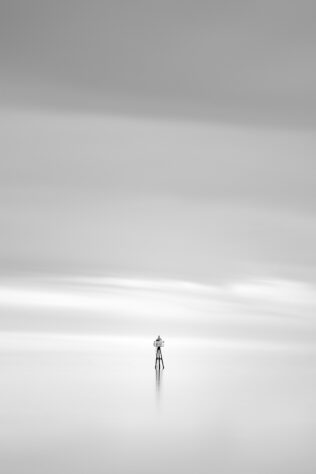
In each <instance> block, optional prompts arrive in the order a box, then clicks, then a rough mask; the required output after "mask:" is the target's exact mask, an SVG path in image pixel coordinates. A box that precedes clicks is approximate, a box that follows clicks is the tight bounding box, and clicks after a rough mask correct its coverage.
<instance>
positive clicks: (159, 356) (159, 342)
mask: <svg viewBox="0 0 316 474" xmlns="http://www.w3.org/2000/svg"><path fill="white" fill-rule="evenodd" d="M164 345H165V342H164V341H163V340H162V339H161V337H160V336H158V337H157V339H156V340H155V341H154V347H156V363H155V369H156V370H157V368H158V370H160V362H161V364H162V368H163V369H164V368H165V366H164V363H163V358H162V353H161V348H162V347H163V346H164Z"/></svg>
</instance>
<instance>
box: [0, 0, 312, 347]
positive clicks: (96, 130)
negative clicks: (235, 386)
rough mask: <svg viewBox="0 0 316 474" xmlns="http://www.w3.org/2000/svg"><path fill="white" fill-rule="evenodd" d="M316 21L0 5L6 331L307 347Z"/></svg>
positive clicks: (291, 8)
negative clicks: (160, 334) (152, 335)
mask: <svg viewBox="0 0 316 474" xmlns="http://www.w3.org/2000/svg"><path fill="white" fill-rule="evenodd" d="M315 14H316V7H315V4H314V2H312V1H306V0H305V1H300V2H298V1H278V0H276V1H270V0H268V1H266V2H254V1H252V2H250V1H240V2H233V1H227V2H219V1H212V2H201V1H195V2H194V3H193V2H188V1H181V2H179V1H172V0H171V1H170V0H169V1H168V2H165V1H162V2H148V1H146V2H142V1H135V2H123V3H122V2H114V1H113V2H112V1H107V2H96V1H90V2H83V1H81V0H76V1H73V0H68V1H67V0H66V1H63V2H48V1H43V0H42V1H40V2H39V1H34V0H30V1H28V2H25V1H16V0H11V1H2V2H1V4H0V283H1V286H0V306H1V320H0V324H1V328H2V330H3V331H13V330H14V331H26V330H34V331H36V330H37V331H48V330H49V331H50V330H53V329H52V328H53V327H54V328H57V329H56V330H59V331H61V332H62V331H80V330H81V329H82V330H83V331H96V332H100V331H101V332H102V331H103V332H106V333H112V332H113V333H115V332H118V333H120V332H123V333H128V332H130V331H135V332H137V331H138V332H144V331H148V333H149V332H151V331H155V324H156V323H153V321H154V320H155V318H156V317H159V318H160V324H161V326H162V327H163V328H164V329H165V331H166V332H167V333H168V332H170V333H174V334H176V333H181V334H183V335H184V336H185V335H186V336H188V335H190V334H195V335H198V336H200V337H203V336H204V335H205V334H207V335H211V334H216V335H217V336H218V337H219V338H221V339H223V338H225V337H226V338H228V339H229V340H231V339H233V338H236V337H237V336H238V335H239V334H240V331H241V330H242V333H243V335H244V337H246V336H247V338H248V339H251V338H252V337H254V336H255V337H256V340H259V339H260V338H262V334H266V337H265V340H266V341H268V340H269V338H271V339H273V340H274V339H278V340H281V342H286V343H289V342H293V341H294V340H295V334H300V336H299V337H298V343H299V344H301V343H304V342H306V341H307V340H308V341H311V342H312V341H313V337H314V334H315V323H314V319H313V313H314V310H315V306H316V304H315V284H316V267H315V265H316V261H315V250H314V249H315V245H314V242H315V239H316V219H315V206H316V200H315V197H316V191H315V189H316V186H315V181H316V179H315V176H316V173H315V172H316V169H315V152H316V135H315V126H316V115H315V110H316V108H315V98H316V90H315V88H316V86H315V84H316V64H315V58H314V44H315V40H316V38H315V36H316V33H315V28H314V25H315ZM113 282H114V283H113ZM113 285H114V289H113ZM205 286H206V287H207V290H205ZM236 289H238V290H236ZM100 291H101V292H102V295H101V296H100V294H99V293H100ZM203 291H206V293H207V296H205V294H204V293H203ZM236 291H237V293H238V295H236ZM239 292H241V293H242V295H241V294H240V293H239ZM202 294H203V295H204V296H202ZM293 295H294V296H293ZM240 298H241V299H242V302H241V301H240ZM293 298H294V300H295V301H294V302H293ZM38 308H42V309H43V308H45V310H46V311H49V310H52V313H54V311H55V312H57V313H58V314H59V313H60V314H61V313H62V315H63V317H61V318H60V317H56V315H55V313H54V314H51V315H50V317H49V318H45V319H43V318H42V319H40V318H39V317H38V315H37V311H38ZM78 308H85V309H86V310H87V311H88V312H89V311H90V313H93V316H91V317H89V318H88V320H85V318H84V317H82V316H80V314H81V312H80V311H78ZM100 310H101V312H102V311H103V312H104V313H106V315H107V317H106V318H105V319H104V320H103V321H102V322H100V316H98V314H99V313H100ZM22 312H23V316H22ZM128 312H130V313H131V314H132V315H133V316H132V317H130V318H129V316H128V315H126V314H127V313H128ZM75 313H76V314H77V318H78V319H76V324H74V323H73V319H74V318H73V314H75ZM250 313H251V314H253V315H255V316H253V318H255V323H253V322H251V321H250V320H249V314H250ZM245 314H246V315H245ZM113 315H116V317H114V316H113ZM146 315H147V316H146ZM181 315H182V316H181ZM220 315H222V316H221V318H222V319H221V318H220V317H219V316H220ZM282 315H283V316H282ZM280 316H282V317H283V319H282V317H281V321H282V324H281V323H280V321H279V318H280ZM56 318H57V319H56ZM80 318H81V319H80ZM225 318H226V319H225ZM236 318H237V320H238V321H239V323H238V324H240V325H238V324H237V325H236V323H234V321H236ZM238 318H239V319H238ZM271 318H272V319H271ZM273 318H275V319H273ZM297 318H298V319H297ZM218 320H219V321H218ZM50 321H53V323H51V322H50ZM78 321H81V322H78ZM179 321H180V322H179ZM186 321H187V322H186ZM221 321H222V327H220V322H221ZM262 321H264V322H262ZM271 321H273V322H271ZM297 321H299V323H298V322H297ZM279 323H280V324H281V326H282V325H283V326H282V327H281V329H280V328H279V326H278V324H279ZM262 324H263V325H264V327H265V328H268V329H266V330H262ZM253 326H254V328H253ZM298 326H299V327H300V330H298V329H297V327H298ZM271 327H273V330H271ZM285 327H290V329H289V330H288V332H286V331H284V328H285ZM80 328H81V329H80ZM216 328H217V329H216ZM218 328H219V329H218ZM247 328H248V329H247ZM269 328H270V329H269ZM300 331H301V332H300ZM245 335H246V336H245ZM274 336H275V338H274Z"/></svg>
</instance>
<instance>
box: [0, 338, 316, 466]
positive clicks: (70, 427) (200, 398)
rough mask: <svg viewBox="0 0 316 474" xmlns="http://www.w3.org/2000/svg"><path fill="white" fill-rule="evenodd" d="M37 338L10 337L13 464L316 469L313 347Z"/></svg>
mask: <svg viewBox="0 0 316 474" xmlns="http://www.w3.org/2000/svg"><path fill="white" fill-rule="evenodd" d="M15 344H16V342H15ZM39 344H41V345H39V346H38V347H37V348H36V343H35V341H32V347H27V348H26V347H24V348H23V349H21V348H20V349H19V348H18V347H17V345H16V346H15V347H14V348H11V349H10V348H9V347H8V346H7V347H6V348H4V346H0V360H1V377H0V420H1V423H0V462H1V467H2V470H1V472H3V473H10V474H20V473H21V472H23V474H55V473H56V472H58V474H69V472H76V474H85V473H86V472H87V470H88V471H89V472H91V473H92V474H104V472H109V473H111V472H115V473H119V474H120V473H122V474H123V473H126V472H137V473H138V474H148V472H150V473H151V474H156V473H157V474H158V473H161V464H160V463H155V462H153V460H154V461H155V459H156V457H157V452H162V453H163V456H164V463H165V466H164V467H165V469H164V470H165V472H173V473H175V474H176V473H177V472H181V474H192V473H193V472H194V473H195V474H209V473H210V472H214V473H216V474H239V473H240V474H244V473H256V474H266V473H267V472H269V474H297V473H298V472H299V473H304V474H312V473H313V474H314V472H316V453H315V449H314V443H313V440H314V439H315V434H316V433H315V426H316V411H315V396H316V389H315V388H316V387H315V380H316V379H315V369H314V367H315V354H314V353H313V354H312V353H309V354H307V353H305V352H301V353H299V352H291V351H285V352H282V351H274V352H273V351H260V350H249V349H248V350H241V349H239V350H238V351H237V350H235V349H232V348H227V347H226V348H219V347H215V346H212V345H204V346H203V345H201V344H199V343H196V344H195V345H193V344H192V345H191V346H190V351H188V350H187V351H183V348H184V345H183V344H182V345H181V344H176V342H172V343H171V342H170V343H169V344H168V367H167V369H166V370H165V371H163V370H160V371H159V370H157V371H155V372H154V370H153V359H152V355H153V354H152V346H151V341H150V340H149V341H145V342H144V343H142V342H139V343H137V344H135V341H134V340H133V339H132V338H131V341H130V342H128V341H124V342H120V341H112V342H111V341H109V342H107V343H106V344H104V342H103V341H101V342H100V343H98V342H97V341H96V340H91V342H85V343H84V342H82V341H81V342H80V343H78V344H77V346H75V345H71V344H70V343H69V341H68V339H65V338H63V339H61V342H60V343H58V344H57V345H56V346H55V347H54V345H53V342H52V343H51V345H50V346H49V348H45V344H44V343H43V341H42V339H40V343H39ZM185 347H187V346H185ZM131 354H132V356H131ZM153 372H154V373H155V379H154V380H155V381H154V380H153ZM162 378H164V380H163V397H162V396H161V395H162ZM154 386H155V389H156V390H154ZM157 403H158V405H159V409H158V410H157ZM87 460H89V468H87ZM149 466H150V467H149Z"/></svg>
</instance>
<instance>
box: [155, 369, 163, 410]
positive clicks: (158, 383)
mask: <svg viewBox="0 0 316 474" xmlns="http://www.w3.org/2000/svg"><path fill="white" fill-rule="evenodd" d="M155 372H156V394H157V401H158V402H159V401H160V398H161V382H162V373H163V371H162V370H160V369H156V370H155Z"/></svg>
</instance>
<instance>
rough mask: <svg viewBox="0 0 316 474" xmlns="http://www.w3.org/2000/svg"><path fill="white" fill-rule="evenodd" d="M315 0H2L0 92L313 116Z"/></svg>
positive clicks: (184, 111) (126, 108) (161, 109)
mask: <svg viewBox="0 0 316 474" xmlns="http://www.w3.org/2000/svg"><path fill="white" fill-rule="evenodd" d="M315 15H316V6H315V2H313V1H312V0H311V1H310V0H300V1H298V0H294V1H293V0H290V1H287V0H285V1H284V0H281V1H280V0H268V1H264V2H257V1H244V0H242V1H238V2H235V1H225V2H223V1H218V0H216V1H210V2H205V1H199V0H198V1H194V2H192V1H191V2H188V1H174V0H168V1H164V0H163V1H161V2H154V1H133V2H128V1H126V2H117V1H105V2H99V1H95V0H92V1H89V2H86V1H82V0H75V1H74V0H65V1H62V2H61V1H58V2H51V1H46V0H44V1H43V0H42V1H34V0H30V1H27V2H25V1H23V0H20V1H16V0H10V1H2V2H1V5H0V61H1V63H0V64H1V79H0V80H1V96H0V100H1V102H5V103H15V104H16V103H18V104H20V103H24V104H28V105H32V106H41V107H44V106H50V107H63V108H76V109H78V108H79V109H80V108H81V109H87V108H88V109H90V110H98V111H107V112H111V111H112V112H113V111H116V112H123V113H132V114H133V113H140V114H144V113H146V114H150V115H157V114H159V115H162V116H169V115H175V116H185V117H204V118H208V119H215V120H221V121H232V122H238V123H239V122H244V121H246V122H250V123H258V122H259V123H261V124H266V125H271V124H274V125H278V126H285V125H286V126H289V125H291V126H296V127H297V126H299V127H305V126H309V127H314V126H315V123H316V114H315V110H316V108H315V105H316V104H315V99H316V90H315V88H316V86H315V84H316V64H315V54H314V53H315V40H316V33H315Z"/></svg>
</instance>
